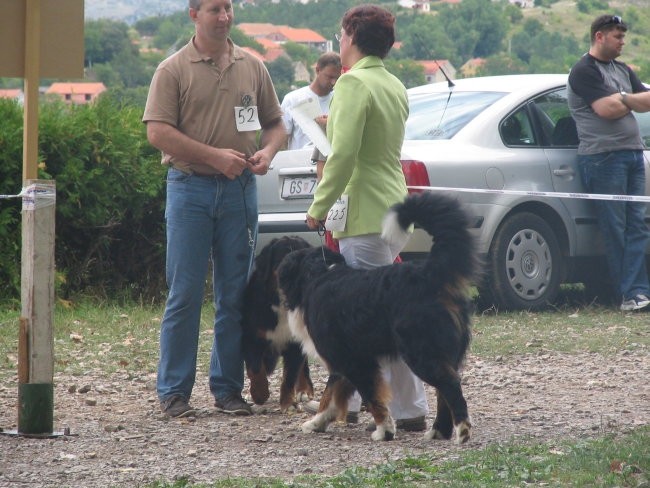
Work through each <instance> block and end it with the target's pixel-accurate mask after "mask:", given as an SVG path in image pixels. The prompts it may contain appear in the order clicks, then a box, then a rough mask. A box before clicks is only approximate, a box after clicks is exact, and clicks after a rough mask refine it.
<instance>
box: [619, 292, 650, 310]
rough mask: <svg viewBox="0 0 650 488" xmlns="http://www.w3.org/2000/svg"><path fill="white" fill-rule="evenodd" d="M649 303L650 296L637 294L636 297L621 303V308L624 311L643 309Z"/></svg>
mask: <svg viewBox="0 0 650 488" xmlns="http://www.w3.org/2000/svg"><path fill="white" fill-rule="evenodd" d="M648 305H650V298H648V297H647V296H646V295H637V296H635V297H634V298H630V299H629V300H623V303H621V310H622V311H624V312H629V311H632V310H641V309H642V308H645V307H647V306H648Z"/></svg>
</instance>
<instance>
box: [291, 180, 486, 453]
mask: <svg viewBox="0 0 650 488" xmlns="http://www.w3.org/2000/svg"><path fill="white" fill-rule="evenodd" d="M468 222H469V220H468V216H467V215H466V213H465V212H464V211H463V210H462V209H461V207H460V205H459V203H458V202H457V201H456V200H455V199H453V198H450V197H448V196H444V195H441V194H431V193H428V194H420V195H412V196H409V197H407V199H406V200H405V201H404V203H401V204H399V205H396V206H395V207H393V209H392V211H391V212H389V214H388V215H387V218H386V221H385V223H384V232H383V234H382V235H383V236H384V237H385V238H386V239H391V238H392V237H395V236H398V235H399V237H400V238H404V236H405V234H406V230H405V229H408V228H409V226H410V225H412V224H414V223H415V224H417V225H419V226H420V227H422V228H423V229H424V230H426V231H427V232H428V233H429V234H430V235H431V236H433V238H434V244H433V246H432V248H431V251H430V253H429V255H428V257H427V259H423V260H417V261H415V260H414V261H406V262H404V263H402V264H393V265H389V266H385V267H382V268H377V269H373V270H357V269H352V268H349V267H348V266H346V264H345V262H344V260H343V258H342V257H341V256H340V255H338V254H336V253H332V252H330V251H328V250H327V249H321V248H310V249H303V250H299V251H296V252H293V253H291V254H289V255H288V256H287V257H286V258H285V259H284V261H283V262H282V264H281V265H280V267H279V269H278V281H279V285H280V290H281V296H282V299H283V301H284V304H285V306H286V307H287V309H288V316H289V325H290V327H291V329H292V331H293V333H294V335H295V336H296V337H299V338H300V341H301V343H302V347H303V350H304V351H305V352H306V353H307V354H309V355H313V356H315V357H319V358H320V359H321V360H322V362H323V363H324V364H325V365H326V366H327V368H328V370H329V372H330V378H329V380H328V385H327V387H326V390H325V392H324V394H323V398H322V399H321V402H320V407H319V412H318V413H317V414H316V415H315V416H314V417H313V418H312V419H311V420H309V421H307V422H305V423H304V424H303V426H302V430H303V431H304V432H323V431H325V430H326V429H327V426H328V425H329V424H330V423H331V422H332V421H334V420H336V419H337V418H341V417H342V416H344V415H345V413H346V411H347V404H348V399H349V397H350V396H351V395H352V393H353V392H354V390H355V389H356V390H358V391H359V393H360V394H361V397H362V398H363V399H364V400H365V401H366V403H367V408H368V411H369V412H370V413H371V414H372V415H373V417H374V420H375V424H376V430H375V431H374V432H373V434H372V438H373V439H374V440H391V439H392V438H393V437H394V435H395V423H394V421H393V419H392V417H391V416H390V413H389V412H388V409H387V407H386V405H387V402H388V400H389V398H390V388H389V386H388V385H387V384H386V383H385V381H384V379H383V376H382V374H381V368H380V363H381V361H383V360H385V359H391V358H396V357H401V358H402V359H403V360H404V361H405V362H406V364H407V365H408V366H409V367H410V368H411V370H412V371H413V372H414V373H415V374H416V375H417V376H418V377H419V378H421V379H422V380H423V381H425V382H426V383H428V384H429V385H431V386H433V387H435V388H436V390H437V397H438V400H437V415H436V419H435V422H434V424H433V426H432V428H431V430H429V431H428V432H427V433H426V434H425V436H426V437H427V438H428V439H434V438H435V439H450V438H451V437H452V435H453V433H454V431H455V434H456V440H457V441H458V443H463V442H466V441H467V440H468V439H469V438H470V428H471V424H470V420H469V416H468V412H467V403H466V401H465V398H464V397H463V392H462V390H461V384H460V375H459V369H460V367H461V366H462V363H463V360H464V358H465V354H466V351H467V348H468V346H469V343H470V337H471V331H470V317H471V301H470V297H469V295H468V292H469V290H468V288H469V285H470V282H471V280H472V279H473V278H474V273H475V271H476V268H477V266H476V257H475V256H476V254H475V250H474V247H475V246H474V241H473V238H472V236H471V235H470V233H469V231H468Z"/></svg>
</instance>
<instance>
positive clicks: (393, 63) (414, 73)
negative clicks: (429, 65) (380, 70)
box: [384, 58, 426, 88]
mask: <svg viewBox="0 0 650 488" xmlns="http://www.w3.org/2000/svg"><path fill="white" fill-rule="evenodd" d="M384 64H385V65H386V69H388V71H390V72H391V73H393V74H394V75H395V76H397V77H398V78H399V79H400V81H401V82H402V83H404V86H406V88H412V87H414V86H419V85H424V84H425V83H426V78H425V77H424V68H423V67H422V65H421V64H419V63H416V62H415V61H413V60H411V59H390V58H388V59H385V60H384Z"/></svg>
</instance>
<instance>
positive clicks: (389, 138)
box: [307, 5, 428, 431]
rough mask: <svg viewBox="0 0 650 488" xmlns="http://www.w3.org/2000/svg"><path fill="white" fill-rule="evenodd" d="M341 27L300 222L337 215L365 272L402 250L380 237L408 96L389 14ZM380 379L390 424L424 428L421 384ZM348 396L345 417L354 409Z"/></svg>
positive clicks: (344, 242) (394, 370) (398, 188)
mask: <svg viewBox="0 0 650 488" xmlns="http://www.w3.org/2000/svg"><path fill="white" fill-rule="evenodd" d="M341 26H342V28H341V34H340V36H338V35H337V40H338V41H339V45H340V53H341V61H342V63H343V66H344V67H350V69H349V71H348V72H346V73H345V74H344V75H342V76H341V77H340V78H339V80H338V82H337V84H336V92H335V94H334V97H333V98H332V102H331V105H330V114H329V117H328V121H327V137H328V139H329V142H330V144H331V146H332V149H331V152H330V154H329V156H328V158H327V163H326V164H325V168H324V171H323V178H322V180H321V181H320V183H319V185H318V188H317V190H316V193H315V195H314V202H313V203H312V205H311V206H310V207H309V210H308V212H307V225H309V227H310V228H312V229H316V228H318V226H319V223H320V222H322V221H324V220H325V219H326V217H327V215H328V212H330V209H333V210H337V211H336V212H334V211H333V212H331V214H332V216H335V217H340V216H344V218H343V219H338V218H337V219H336V220H335V221H336V222H337V223H338V224H339V227H338V230H336V229H335V228H333V229H332V230H334V237H335V238H336V239H338V240H339V246H340V250H341V254H343V256H344V257H345V260H346V262H347V264H348V265H349V266H351V267H354V268H365V269H368V268H374V267H379V266H385V265H387V264H391V263H392V262H393V261H394V260H395V257H396V256H397V255H398V254H399V252H400V251H401V250H402V247H403V244H402V245H401V246H395V247H391V246H390V245H389V244H388V243H387V242H385V241H384V240H382V239H381V237H380V233H381V224H382V220H383V218H384V215H385V214H386V212H387V211H388V209H389V208H390V207H391V206H392V205H393V204H395V203H397V202H401V201H403V200H404V198H405V197H406V195H407V189H406V181H405V179H404V174H403V172H402V166H401V163H400V152H401V147H402V141H403V140H404V123H405V122H406V118H407V116H408V99H407V97H406V88H404V85H403V84H402V82H401V81H400V80H399V79H398V78H396V77H395V76H394V75H392V74H391V73H389V72H388V71H387V70H386V68H385V66H384V63H383V61H382V60H383V59H384V58H385V57H386V55H387V54H388V52H389V51H390V49H391V47H392V46H393V43H394V42H395V30H394V26H395V17H394V16H393V14H391V13H390V12H389V11H388V10H385V9H383V8H381V7H378V6H375V5H360V6H357V7H353V8H351V9H350V10H348V11H347V12H346V13H345V15H344V16H343V19H342V20H341ZM337 201H338V202H337ZM333 207H334V208H333ZM384 374H385V376H386V379H387V381H389V383H390V385H391V390H392V396H393V399H392V401H391V403H390V405H389V408H390V410H391V414H392V415H393V417H394V418H395V419H396V423H397V427H398V428H402V429H408V430H418V431H419V430H425V429H426V421H425V416H426V414H427V413H428V405H427V399H426V395H425V392H424V386H423V384H422V381H420V380H419V379H418V378H417V377H416V376H415V375H414V374H413V373H412V372H411V371H410V369H409V368H408V366H406V364H405V363H404V362H403V361H401V360H399V361H395V362H391V363H390V364H388V365H387V366H386V367H384ZM355 397H357V398H356V401H355V399H353V400H352V401H350V405H349V408H350V411H352V412H354V411H355V410H358V409H359V407H360V400H359V399H358V395H355Z"/></svg>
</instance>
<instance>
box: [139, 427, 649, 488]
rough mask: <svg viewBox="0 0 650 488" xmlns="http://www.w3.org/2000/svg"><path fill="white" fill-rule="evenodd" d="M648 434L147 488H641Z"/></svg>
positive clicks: (644, 482) (640, 431)
mask: <svg viewBox="0 0 650 488" xmlns="http://www.w3.org/2000/svg"><path fill="white" fill-rule="evenodd" d="M649 475H650V428H648V427H644V428H640V429H637V430H634V431H632V432H629V433H627V434H624V435H618V436H607V437H603V438H600V439H595V440H586V441H578V442H576V443H568V442H565V443H554V444H503V445H492V446H489V447H487V448H485V449H482V450H467V451H461V452H460V453H459V454H457V455H454V459H448V460H441V459H438V458H436V457H435V456H423V457H417V458H407V459H403V460H400V461H396V462H392V463H386V464H382V465H379V466H376V467H374V468H372V469H361V468H351V469H348V470H346V471H344V472H342V473H341V474H339V475H337V476H334V477H315V476H306V477H298V478H296V479H295V480H293V481H286V482H285V481H282V480H277V479H235V478H231V479H226V480H220V481H215V482H214V483H212V484H191V483H189V482H188V481H187V480H177V481H176V482H174V483H171V484H170V483H153V484H150V485H147V486H148V487H150V488H185V487H192V488H199V487H205V488H258V487H259V488H262V487H265V488H355V487H359V488H361V487H377V488H380V487H425V486H426V487H428V486H437V485H440V486H446V487H453V488H456V487H457V488H465V487H468V486H480V487H485V488H492V487H493V488H501V487H510V486H512V487H515V486H516V487H518V486H528V485H531V486H553V487H560V486H562V487H563V486H572V487H641V486H648V483H650V477H649Z"/></svg>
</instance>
